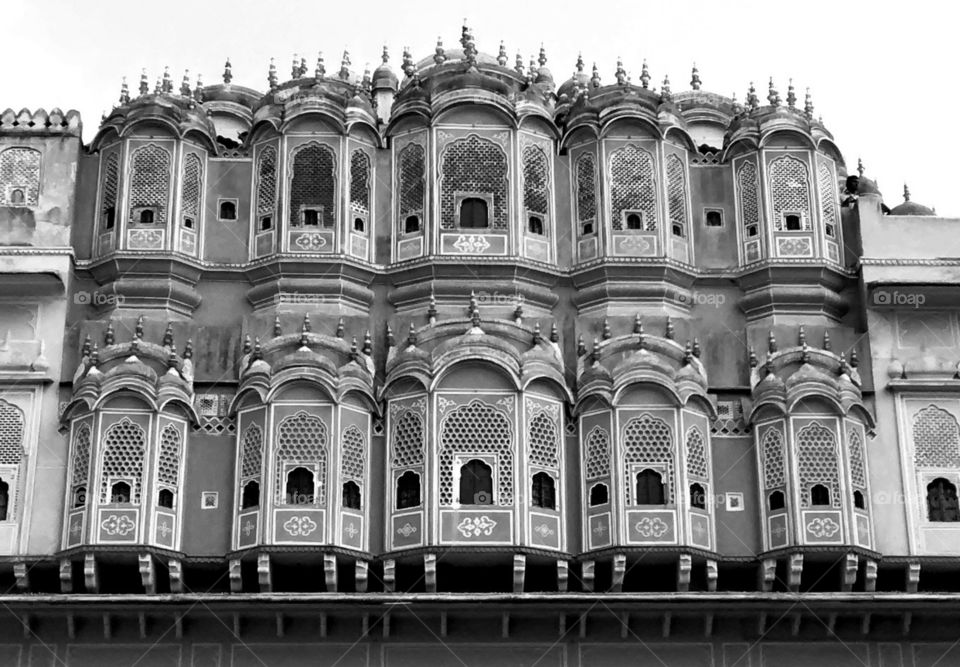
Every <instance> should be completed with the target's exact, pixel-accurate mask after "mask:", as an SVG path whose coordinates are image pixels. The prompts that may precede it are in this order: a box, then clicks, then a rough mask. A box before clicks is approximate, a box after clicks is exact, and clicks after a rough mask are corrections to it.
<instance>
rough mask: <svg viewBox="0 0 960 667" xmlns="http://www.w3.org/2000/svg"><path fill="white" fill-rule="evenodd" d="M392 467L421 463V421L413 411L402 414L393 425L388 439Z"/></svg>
mask: <svg viewBox="0 0 960 667" xmlns="http://www.w3.org/2000/svg"><path fill="white" fill-rule="evenodd" d="M390 444H391V446H392V449H393V467H394V468H405V467H407V466H416V465H420V464H422V463H423V419H421V418H420V415H418V414H417V413H416V412H414V411H413V410H407V411H406V412H404V413H403V414H402V415H401V416H400V418H399V419H397V421H396V422H394V425H393V437H392V438H391V439H390Z"/></svg>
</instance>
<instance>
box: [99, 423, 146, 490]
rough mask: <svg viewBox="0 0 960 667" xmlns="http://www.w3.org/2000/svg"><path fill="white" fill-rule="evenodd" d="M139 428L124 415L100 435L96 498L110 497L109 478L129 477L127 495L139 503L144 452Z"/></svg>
mask: <svg viewBox="0 0 960 667" xmlns="http://www.w3.org/2000/svg"><path fill="white" fill-rule="evenodd" d="M146 450H147V448H146V437H145V434H144V432H143V429H142V428H140V426H139V425H138V424H135V423H133V422H132V421H130V420H129V419H127V418H126V417H124V418H123V419H121V420H120V421H118V422H117V423H116V424H114V425H113V426H111V427H110V428H108V429H107V434H106V437H104V439H103V466H102V469H101V471H100V502H103V503H106V502H108V501H109V500H110V480H111V479H117V478H121V477H122V478H124V479H127V480H132V482H133V483H132V484H131V487H132V488H131V489H130V495H131V501H132V502H133V503H134V504H139V503H140V492H141V490H142V488H143V460H144V458H145V457H146V455H147V451H146Z"/></svg>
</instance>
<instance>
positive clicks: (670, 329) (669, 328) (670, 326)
mask: <svg viewBox="0 0 960 667" xmlns="http://www.w3.org/2000/svg"><path fill="white" fill-rule="evenodd" d="M673 335H674V331H673V320H672V319H670V316H669V315H667V326H666V331H665V332H664V335H663V337H664V338H666V339H667V340H673Z"/></svg>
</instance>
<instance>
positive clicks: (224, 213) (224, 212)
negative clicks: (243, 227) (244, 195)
mask: <svg viewBox="0 0 960 667" xmlns="http://www.w3.org/2000/svg"><path fill="white" fill-rule="evenodd" d="M217 217H218V218H219V219H220V220H236V219H237V202H235V201H233V200H232V199H227V200H223V201H221V202H220V214H219V215H218V216H217Z"/></svg>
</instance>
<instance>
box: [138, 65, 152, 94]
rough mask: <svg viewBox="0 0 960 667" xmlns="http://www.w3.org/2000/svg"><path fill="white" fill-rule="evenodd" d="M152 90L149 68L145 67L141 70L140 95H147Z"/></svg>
mask: <svg viewBox="0 0 960 667" xmlns="http://www.w3.org/2000/svg"><path fill="white" fill-rule="evenodd" d="M149 92H150V83H149V82H148V81H147V68H146V67H144V68H143V71H142V72H140V95H146V94H147V93H149Z"/></svg>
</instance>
